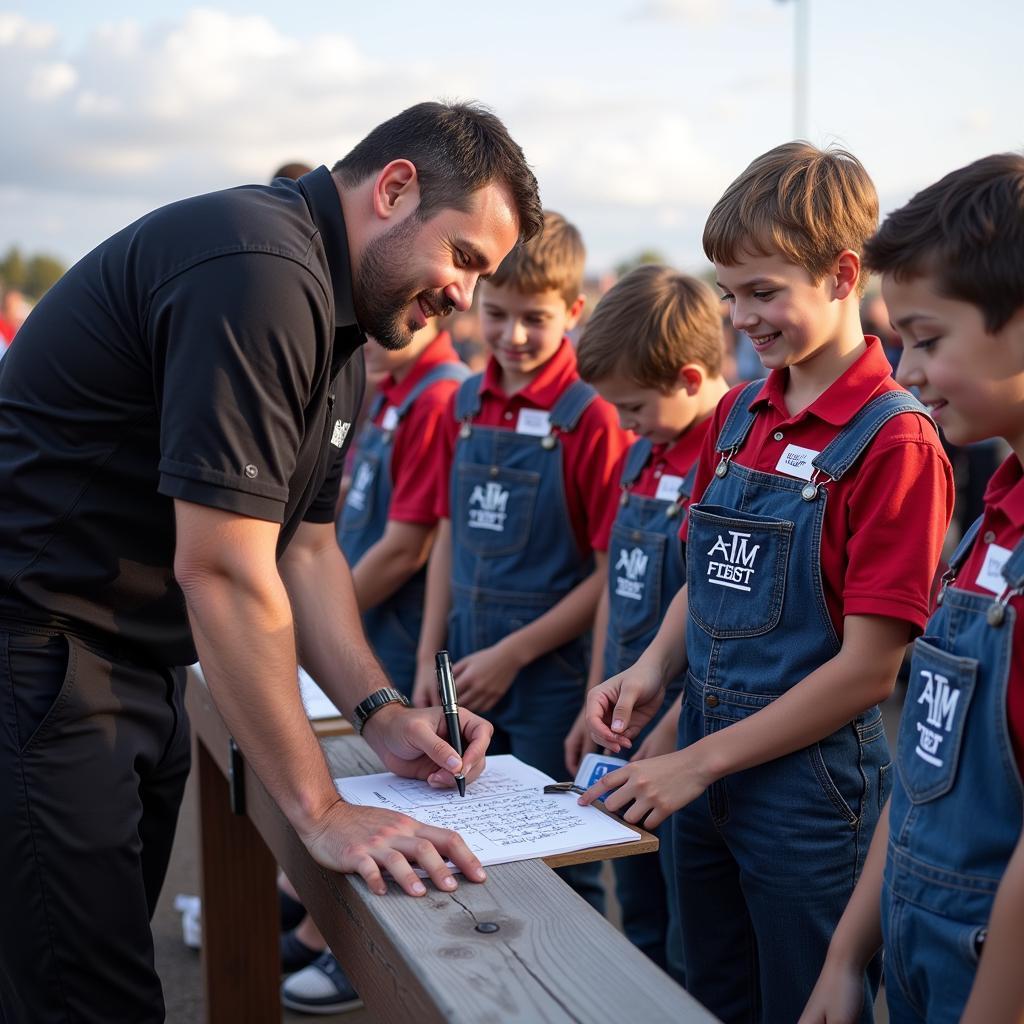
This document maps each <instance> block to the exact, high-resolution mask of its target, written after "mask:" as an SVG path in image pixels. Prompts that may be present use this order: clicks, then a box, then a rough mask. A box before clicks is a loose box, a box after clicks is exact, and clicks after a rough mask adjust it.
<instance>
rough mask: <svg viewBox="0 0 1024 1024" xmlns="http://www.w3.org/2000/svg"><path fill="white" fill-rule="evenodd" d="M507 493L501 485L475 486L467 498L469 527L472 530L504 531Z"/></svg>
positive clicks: (506, 514) (506, 513)
mask: <svg viewBox="0 0 1024 1024" xmlns="http://www.w3.org/2000/svg"><path fill="white" fill-rule="evenodd" d="M507 509H508V491H506V490H505V488H504V487H502V486H501V484H498V483H493V482H492V483H488V484H484V485H482V486H481V485H480V484H477V485H476V486H475V487H474V488H473V492H472V494H470V496H469V526H470V528H471V529H474V530H494V531H495V532H496V533H503V532H504V531H505V520H506V519H507V518H508V512H507Z"/></svg>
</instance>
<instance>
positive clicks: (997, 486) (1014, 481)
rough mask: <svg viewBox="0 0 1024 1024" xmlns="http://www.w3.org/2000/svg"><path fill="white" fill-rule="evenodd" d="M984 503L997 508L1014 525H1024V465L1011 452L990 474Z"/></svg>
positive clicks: (1018, 526) (1017, 526)
mask: <svg viewBox="0 0 1024 1024" xmlns="http://www.w3.org/2000/svg"><path fill="white" fill-rule="evenodd" d="M985 504H986V506H988V507H990V508H995V509H998V511H999V512H1001V513H1002V514H1003V515H1004V516H1006V518H1007V519H1008V520H1009V521H1010V523H1011V524H1012V525H1013V526H1014V527H1016V528H1020V527H1022V526H1024V467H1022V466H1021V464H1020V459H1018V458H1017V456H1016V455H1015V454H1014V453H1013V452H1011V453H1010V454H1009V455H1008V456H1007V458H1006V459H1005V460H1004V461H1003V464H1002V465H1001V466H1000V467H999V468H998V469H997V470H996V471H995V472H994V473H993V474H992V479H991V480H989V482H988V487H986V488H985Z"/></svg>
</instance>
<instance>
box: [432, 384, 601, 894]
mask: <svg viewBox="0 0 1024 1024" xmlns="http://www.w3.org/2000/svg"><path fill="white" fill-rule="evenodd" d="M482 381H483V377H482V375H477V376H475V377H471V378H470V379H469V380H467V381H465V382H464V383H463V384H462V386H461V387H460V388H459V390H458V392H457V394H456V400H455V415H456V418H457V419H458V420H459V421H460V422H461V424H462V426H461V428H460V430H459V436H458V440H457V442H456V445H455V453H454V459H453V464H452V473H451V484H450V487H451V499H450V508H451V522H452V609H451V614H450V615H449V618H448V647H449V649H450V650H451V655H452V661H458V659H459V658H462V657H465V656H466V655H467V654H471V653H473V652H474V651H479V650H482V649H483V648H485V647H490V646H492V645H493V644H496V643H497V642H498V641H499V640H502V639H504V638H505V637H506V636H508V634H509V633H512V632H514V631H515V630H517V629H520V628H522V627H523V626H525V625H527V624H528V623H530V622H532V621H534V619H537V618H539V617H540V616H541V615H543V614H544V613H545V612H546V611H548V610H549V609H550V608H551V607H552V606H554V605H555V604H557V603H558V602H559V601H560V600H561V599H562V598H563V597H565V596H566V594H568V593H569V591H571V590H572V589H573V588H574V587H576V586H577V585H578V584H579V583H581V582H582V581H583V580H584V579H586V577H587V576H589V575H590V573H591V572H593V558H592V557H591V555H590V554H589V553H587V554H586V555H584V554H582V553H581V552H580V548H579V543H578V542H577V540H576V535H575V533H574V532H573V528H572V523H571V521H570V518H569V509H568V505H567V503H566V497H565V483H564V475H563V469H562V446H561V445H560V444H559V441H558V437H559V434H562V433H568V432H569V431H571V430H573V429H574V428H575V427H576V425H577V424H578V423H579V420H580V417H581V416H582V415H583V413H584V411H585V410H586V408H587V406H588V405H590V403H591V402H592V401H593V400H594V398H595V396H596V392H595V391H594V389H593V388H592V387H590V385H589V384H585V383H584V382H583V381H581V380H576V381H574V382H573V383H572V384H570V385H569V387H567V388H566V390H565V391H564V392H563V393H562V395H561V396H560V397H559V399H558V400H557V401H556V402H555V404H554V406H553V407H552V409H551V410H550V414H549V423H550V430H549V433H547V434H545V435H543V436H535V435H532V434H525V433H517V432H515V431H513V430H507V429H503V428H501V427H482V426H478V425H476V424H474V423H473V417H474V416H475V415H477V413H479V411H480V402H481V400H480V386H481V384H482ZM587 649H588V645H587V638H586V637H577V638H576V639H575V640H571V641H569V643H567V644H564V645H563V646H562V647H559V648H558V649H557V650H554V651H552V652H551V653H549V654H546V655H544V656H543V657H541V658H538V659H537V660H536V661H532V662H530V664H529V665H528V666H527V667H526V668H525V669H523V670H522V671H521V672H520V673H519V674H518V675H517V676H516V677H515V679H514V681H513V682H512V685H511V687H509V690H508V692H507V693H506V694H505V696H504V697H502V698H501V700H500V701H498V703H497V704H496V705H495V706H494V707H493V708H491V709H490V711H488V712H486V713H485V715H484V717H485V718H487V719H488V720H489V721H490V722H492V723H493V725H494V738H493V739H492V741H491V744H490V746H489V748H488V750H489V752H490V753H492V754H505V753H511V754H515V755H516V756H517V757H519V758H520V759H521V760H523V761H525V762H526V763H527V764H532V765H533V766H534V767H536V768H539V769H540V770H541V771H543V772H546V773H547V774H548V775H551V776H552V777H553V778H556V779H562V778H565V777H566V774H567V770H566V767H565V750H564V741H565V737H566V735H567V734H568V732H569V730H570V728H571V727H572V725H573V723H574V722H575V720H576V715H577V714H578V713H579V710H580V708H581V707H582V705H583V695H584V691H585V686H586V678H587ZM599 867H600V866H599V865H596V864H595V865H590V864H581V865H577V866H575V867H573V868H568V869H562V872H561V873H564V876H565V877H567V880H571V884H573V886H574V888H576V890H577V891H578V892H579V893H580V895H582V896H584V898H586V899H587V900H588V902H590V903H591V905H593V906H595V907H596V908H597V909H599V910H603V902H604V893H603V890H602V889H601V887H600V884H599V882H598V878H597V875H598V873H599Z"/></svg>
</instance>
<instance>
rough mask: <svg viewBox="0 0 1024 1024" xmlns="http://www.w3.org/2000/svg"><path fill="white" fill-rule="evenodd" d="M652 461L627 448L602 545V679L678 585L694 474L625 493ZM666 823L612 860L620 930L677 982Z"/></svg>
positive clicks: (671, 691)
mask: <svg viewBox="0 0 1024 1024" xmlns="http://www.w3.org/2000/svg"><path fill="white" fill-rule="evenodd" d="M650 457H651V444H650V442H649V441H646V440H640V441H637V442H636V443H635V444H634V445H633V446H632V447H631V448H630V450H629V454H628V455H627V457H626V462H625V465H624V467H623V471H622V478H621V480H620V481H619V483H620V485H621V487H622V497H621V500H620V502H619V509H618V512H617V513H616V515H615V522H614V524H613V526H612V533H611V541H610V543H609V546H608V602H609V617H608V634H607V636H606V637H605V645H604V675H605V678H606V679H607V678H609V677H611V676H613V675H615V674H616V673H618V672H622V671H624V670H625V669H627V668H629V667H630V666H631V665H632V664H634V662H635V661H636V660H637V658H639V657H640V655H641V654H642V653H643V651H644V649H645V648H646V647H647V646H648V644H650V642H651V640H653V639H654V634H655V633H657V631H658V627H659V626H660V625H661V620H662V617H663V616H664V614H665V611H666V609H667V608H668V606H669V604H670V603H671V601H672V598H673V597H675V595H676V593H677V592H678V591H679V589H680V587H682V585H683V583H684V582H685V570H684V563H683V547H682V543H681V541H680V539H679V524H680V521H681V516H680V510H681V508H682V507H683V506H684V505H685V502H686V500H687V499H688V498H689V497H690V492H691V488H692V486H693V477H694V473H693V471H691V472H690V473H689V474H688V475H687V478H686V479H685V480H684V481H683V484H682V486H681V487H680V489H679V494H678V495H677V496H676V498H675V500H672V501H669V500H667V499H660V498H652V497H647V496H642V495H637V494H632V493H630V490H629V488H630V487H631V486H632V484H633V483H634V482H635V481H636V480H637V478H638V477H639V476H640V474H641V473H642V472H643V469H644V467H645V466H646V465H647V463H648V461H649V460H650ZM682 685H683V677H682V676H679V677H678V678H677V679H674V680H673V681H672V683H671V684H670V685H669V686H668V689H667V692H666V695H665V701H664V703H663V704H662V707H661V710H660V712H659V713H658V714H657V715H656V716H655V717H654V718H653V719H652V720H651V722H649V723H648V724H647V726H645V728H644V730H643V732H641V733H640V735H639V736H638V737H637V739H636V744H635V746H639V745H640V744H641V743H642V742H643V741H644V739H645V738H646V737H647V734H648V733H649V732H650V731H651V729H653V728H654V726H655V725H656V724H657V723H658V722H659V721H661V719H662V717H663V716H664V714H665V712H666V711H667V710H668V708H669V706H670V705H671V704H672V702H673V701H674V700H675V698H676V697H677V696H678V694H679V691H680V689H681V688H682ZM671 830H672V829H671V822H669V821H666V822H663V823H662V825H661V826H660V827H659V828H658V829H657V830H656V834H657V835H658V837H659V839H660V840H661V848H660V849H659V850H658V852H657V853H651V854H645V855H643V856H640V857H622V858H619V859H618V860H615V861H613V862H612V866H613V868H614V870H615V888H616V895H617V896H618V900H619V904H620V906H621V907H622V930H623V931H624V932H625V933H626V936H627V937H628V938H629V939H630V941H631V942H633V944H634V945H636V946H637V947H638V948H640V949H642V950H643V951H644V953H646V954H647V956H649V957H650V958H651V959H652V960H653V961H654V962H655V963H656V964H657V965H658V966H659V967H661V968H662V969H663V970H668V971H669V972H670V973H671V974H672V976H673V977H674V978H675V979H676V980H677V981H679V982H680V983H683V982H684V972H683V966H682V947H681V940H680V936H679V928H678V925H677V922H676V921H675V909H674V900H673V899H671V898H670V897H669V894H668V889H667V885H668V884H670V880H672V882H674V879H672V868H671V864H672V861H671V853H670V849H671V842H670V839H669V837H670V834H671Z"/></svg>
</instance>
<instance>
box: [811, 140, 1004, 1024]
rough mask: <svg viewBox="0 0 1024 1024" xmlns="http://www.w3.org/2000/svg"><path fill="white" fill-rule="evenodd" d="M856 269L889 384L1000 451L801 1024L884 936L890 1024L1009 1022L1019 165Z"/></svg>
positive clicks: (923, 213) (882, 243) (983, 182)
mask: <svg viewBox="0 0 1024 1024" xmlns="http://www.w3.org/2000/svg"><path fill="white" fill-rule="evenodd" d="M865 262H866V263H867V265H868V266H869V267H871V269H872V270H876V271H878V272H880V273H881V274H882V275H883V276H882V293H883V296H884V298H885V302H886V305H887V306H888V309H889V315H890V317H891V319H892V322H893V324H894V325H895V327H896V328H897V330H898V331H899V333H900V336H901V338H902V339H903V357H902V359H901V360H900V365H899V373H898V379H899V380H900V381H901V382H902V383H903V384H905V385H906V386H907V387H914V388H917V389H918V391H919V393H920V396H921V400H922V401H923V402H924V403H925V404H926V405H927V406H928V408H929V409H930V410H931V412H932V414H933V415H934V417H935V421H936V422H937V423H938V424H939V425H940V426H941V427H942V429H943V431H944V432H945V434H946V436H947V437H948V438H949V440H950V441H951V442H952V443H953V444H958V445H959V444H970V443H971V442H974V441H979V440H982V439H984V438H990V437H1001V438H1003V439H1004V440H1005V441H1006V442H1007V443H1008V444H1009V445H1010V447H1011V449H1012V453H1011V454H1010V455H1009V456H1008V458H1007V459H1006V461H1005V462H1004V463H1003V465H1002V466H1001V467H1000V468H999V469H998V470H997V471H996V473H995V475H994V476H993V477H992V480H991V482H990V483H989V486H988V489H987V491H986V493H985V510H984V513H983V514H982V516H981V517H980V518H979V519H978V521H977V522H975V523H974V525H973V526H972V527H971V528H970V529H969V530H968V531H967V533H966V535H965V536H964V539H963V541H962V542H961V544H960V547H959V548H958V550H957V551H956V553H955V554H954V555H953V558H952V560H951V562H950V566H949V571H948V572H947V573H946V574H945V576H944V577H943V581H942V590H941V592H940V594H939V597H938V607H937V609H936V611H935V614H934V615H933V616H932V617H931V618H930V619H929V620H928V627H927V630H926V633H925V635H924V636H923V637H921V638H920V639H918V640H917V642H916V643H915V645H914V658H913V662H912V664H911V670H910V683H909V686H908V690H907V699H906V702H905V704H904V708H903V717H902V719H901V722H900V733H899V740H898V746H897V752H896V761H897V770H896V773H895V778H894V784H893V793H892V800H891V801H890V803H889V806H888V809H887V811H883V814H882V819H881V822H880V827H879V829H878V831H877V832H876V833H875V839H874V842H873V843H872V845H871V852H870V853H869V855H868V859H867V864H866V865H865V867H864V874H863V876H862V878H861V880H860V883H859V884H858V885H857V889H856V891H855V893H854V895H853V898H852V899H851V900H850V905H849V907H848V908H847V910H846V913H845V914H844V915H843V918H842V921H840V923H839V926H838V928H837V929H836V934H835V938H834V939H833V940H832V944H831V946H830V948H829V954H828V959H827V960H826V962H825V968H824V970H823V971H822V974H821V979H820V980H819V982H818V986H817V988H816V989H815V991H814V994H813V996H812V997H811V1001H810V1003H809V1004H808V1007H807V1012H806V1013H805V1015H804V1018H803V1020H804V1021H806V1022H808V1024H813V1022H825V1021H834V1020H848V1019H854V1017H855V1015H856V1013H857V1011H858V1007H859V996H860V993H859V992H858V991H856V990H855V989H854V988H853V987H852V986H851V984H850V980H849V979H850V978H851V977H853V976H855V975H856V974H857V973H859V971H860V970H861V967H862V965H863V963H864V962H865V961H866V960H867V959H869V958H871V957H872V956H874V955H875V953H876V952H877V950H878V948H879V946H880V944H881V942H882V939H883V936H884V939H885V953H886V958H885V981H886V998H887V1000H888V1003H889V1018H890V1020H891V1021H892V1022H893V1024H912V1022H913V1024H917V1022H921V1024H923V1022H925V1021H927V1022H928V1024H946V1022H953V1021H959V1020H961V1019H962V1020H963V1021H965V1022H971V1024H999V1022H1003V1021H1006V1022H1011V1021H1012V1022H1018V1021H1020V1020H1022V1019H1024V970H1022V960H1021V949H1022V947H1024V843H1022V842H1021V835H1022V825H1024V815H1022V806H1024V790H1022V787H1021V774H1022V770H1024V620H1022V621H1021V622H1018V621H1017V618H1018V616H1020V615H1021V613H1022V612H1024V600H1022V598H1021V591H1022V589H1024V469H1022V467H1021V459H1022V458H1024V157H1022V156H1020V155H1018V154H1011V153H1007V154H1003V155H1001V156H991V157H986V158H985V159H983V160H978V161H977V162H975V163H973V164H970V165H969V166H967V167H963V168H961V169H960V170H957V171H953V172H952V173H951V174H948V175H946V177H945V178H943V179H942V180H941V181H939V182H938V183H937V184H935V185H932V186H931V187H930V188H927V189H925V190H924V191H923V192H920V193H919V194H918V195H916V196H914V198H913V199H911V201H910V202H909V203H908V204H907V205H906V206H904V207H903V208H902V209H900V210H897V211H896V212H895V213H893V214H892V215H891V216H890V217H889V218H888V219H887V220H886V222H885V223H884V224H883V225H882V228H881V230H880V231H879V232H878V234H877V235H876V236H875V237H874V238H873V239H872V240H871V241H870V242H869V243H868V245H867V248H866V250H865ZM879 896H881V908H880V907H879ZM880 909H881V913H880V912H879V911H880ZM979 957H980V962H979ZM975 979H976V980H975ZM961 1015H962V1017H961Z"/></svg>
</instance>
